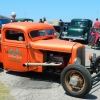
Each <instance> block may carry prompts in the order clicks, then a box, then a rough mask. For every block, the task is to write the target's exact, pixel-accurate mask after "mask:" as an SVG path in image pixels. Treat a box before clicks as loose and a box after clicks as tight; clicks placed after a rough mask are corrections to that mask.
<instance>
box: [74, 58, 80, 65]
mask: <svg viewBox="0 0 100 100" xmlns="http://www.w3.org/2000/svg"><path fill="white" fill-rule="evenodd" d="M74 64H77V65H81V59H80V58H79V57H77V58H75V59H74Z"/></svg>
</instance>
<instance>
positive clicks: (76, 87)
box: [65, 70, 85, 92]
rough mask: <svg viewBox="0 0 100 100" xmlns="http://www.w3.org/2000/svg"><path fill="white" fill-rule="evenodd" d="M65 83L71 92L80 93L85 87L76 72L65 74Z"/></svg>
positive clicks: (81, 78)
mask: <svg viewBox="0 0 100 100" xmlns="http://www.w3.org/2000/svg"><path fill="white" fill-rule="evenodd" d="M65 82H66V86H67V88H68V89H69V90H70V91H73V92H81V91H82V90H83V89H84V86H85V80H84V77H83V75H82V74H81V73H80V72H78V71H76V70H72V71H69V72H68V73H67V74H66V77H65Z"/></svg>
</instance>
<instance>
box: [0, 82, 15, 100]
mask: <svg viewBox="0 0 100 100" xmlns="http://www.w3.org/2000/svg"><path fill="white" fill-rule="evenodd" d="M0 100H15V99H14V98H13V97H11V96H10V90H8V89H7V88H6V87H5V86H4V84H3V83H1V82H0Z"/></svg>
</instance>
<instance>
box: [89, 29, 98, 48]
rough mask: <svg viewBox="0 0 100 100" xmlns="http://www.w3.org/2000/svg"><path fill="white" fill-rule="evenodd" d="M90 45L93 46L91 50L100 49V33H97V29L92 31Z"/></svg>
mask: <svg viewBox="0 0 100 100" xmlns="http://www.w3.org/2000/svg"><path fill="white" fill-rule="evenodd" d="M88 45H89V46H91V48H93V47H100V32H99V31H97V30H96V29H95V28H93V29H92V31H91V35H90V37H89V44H88Z"/></svg>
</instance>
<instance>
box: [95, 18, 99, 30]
mask: <svg viewBox="0 0 100 100" xmlns="http://www.w3.org/2000/svg"><path fill="white" fill-rule="evenodd" d="M99 26H100V22H99V21H98V18H96V21H95V22H94V28H95V29H96V30H97V31H98V30H99Z"/></svg>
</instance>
